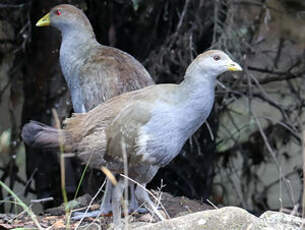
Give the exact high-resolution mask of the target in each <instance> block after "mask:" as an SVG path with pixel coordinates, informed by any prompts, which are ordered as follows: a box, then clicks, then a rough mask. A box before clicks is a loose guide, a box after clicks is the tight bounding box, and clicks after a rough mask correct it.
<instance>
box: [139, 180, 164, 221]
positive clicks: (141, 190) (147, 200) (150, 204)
mask: <svg viewBox="0 0 305 230" xmlns="http://www.w3.org/2000/svg"><path fill="white" fill-rule="evenodd" d="M143 187H144V188H145V187H146V184H144V185H143ZM143 187H142V186H139V185H138V186H137V188H136V192H135V195H136V197H137V199H138V200H139V201H140V202H143V203H144V206H145V207H147V206H148V207H147V209H148V210H150V211H151V212H152V214H156V215H157V216H158V217H159V218H160V220H165V218H164V217H163V216H162V215H161V214H160V212H159V211H158V208H157V207H156V206H155V204H154V203H153V202H152V201H151V199H150V197H149V195H148V193H147V192H146V191H145V189H144V188H143Z"/></svg>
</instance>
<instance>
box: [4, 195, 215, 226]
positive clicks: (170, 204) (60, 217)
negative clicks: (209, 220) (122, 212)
mask: <svg viewBox="0 0 305 230" xmlns="http://www.w3.org/2000/svg"><path fill="white" fill-rule="evenodd" d="M153 193H154V194H156V196H157V197H161V204H162V205H163V206H164V208H165V210H166V212H167V213H168V216H169V217H170V218H174V217H177V216H183V215H186V214H189V213H193V212H198V211H203V210H207V209H213V207H211V206H210V205H207V204H204V203H202V202H200V201H197V200H191V199H188V198H187V197H183V196H182V197H173V196H172V195H170V194H168V193H162V194H161V196H160V195H159V194H158V193H157V192H155V191H153ZM90 201H91V196H90V195H88V194H86V195H84V196H82V197H79V198H78V199H77V200H76V202H75V201H74V202H73V204H74V205H75V206H73V210H75V209H79V208H80V207H82V209H84V208H86V206H88V205H89V202H90ZM71 204H72V203H71ZM98 208H99V204H97V203H96V204H93V205H92V206H91V209H90V210H96V209H98ZM160 212H161V213H163V214H164V216H166V214H165V212H164V211H162V209H160ZM36 218H37V221H38V222H39V224H40V225H41V227H42V228H50V227H51V228H50V229H75V228H76V227H77V226H79V227H80V228H78V229H82V228H86V229H108V228H109V226H110V224H111V223H112V217H111V216H102V217H99V218H97V219H95V218H86V219H84V220H82V221H81V223H80V221H73V220H71V219H70V218H69V217H66V216H65V212H64V206H63V205H62V206H59V207H56V208H52V209H49V210H46V211H45V212H44V213H43V214H42V215H37V216H36ZM66 220H70V221H68V222H67V221H66ZM129 222H131V223H133V222H156V220H155V219H154V218H153V217H152V215H151V214H150V213H146V214H132V215H129ZM98 226H100V227H98ZM14 228H30V229H33V228H36V229H37V225H36V224H35V223H34V221H33V219H32V218H31V217H30V216H29V215H27V214H25V213H23V214H19V215H13V214H0V230H2V229H4V230H6V229H14Z"/></svg>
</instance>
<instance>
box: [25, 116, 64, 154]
mask: <svg viewBox="0 0 305 230" xmlns="http://www.w3.org/2000/svg"><path fill="white" fill-rule="evenodd" d="M61 131H62V130H59V129H56V128H53V127H51V126H47V125H45V124H43V123H40V122H37V121H30V122H29V123H27V124H25V125H24V126H23V128H22V134H21V137H22V139H23V141H24V142H25V143H26V144H27V145H28V146H30V147H32V148H40V149H56V148H57V149H58V148H59V133H60V132H61ZM63 141H64V140H63Z"/></svg>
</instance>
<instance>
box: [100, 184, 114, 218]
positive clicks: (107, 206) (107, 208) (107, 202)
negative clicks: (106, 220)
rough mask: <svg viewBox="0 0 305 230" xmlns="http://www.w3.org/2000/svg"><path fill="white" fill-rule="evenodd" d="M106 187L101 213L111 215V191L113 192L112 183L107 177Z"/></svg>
mask: <svg viewBox="0 0 305 230" xmlns="http://www.w3.org/2000/svg"><path fill="white" fill-rule="evenodd" d="M106 180H107V182H106V188H105V192H104V196H103V200H102V203H101V207H100V212H101V215H109V214H110V213H111V193H112V189H113V186H112V183H111V181H110V180H109V179H108V178H106Z"/></svg>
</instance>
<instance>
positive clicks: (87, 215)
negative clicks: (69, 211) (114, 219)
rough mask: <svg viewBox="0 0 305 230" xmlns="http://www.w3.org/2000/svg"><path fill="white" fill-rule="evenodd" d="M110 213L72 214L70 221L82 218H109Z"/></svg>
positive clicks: (100, 211)
mask: <svg viewBox="0 0 305 230" xmlns="http://www.w3.org/2000/svg"><path fill="white" fill-rule="evenodd" d="M111 215H112V212H111V211H108V212H105V211H103V210H97V211H91V212H74V213H73V216H72V220H80V219H82V218H97V217H100V216H111Z"/></svg>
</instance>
